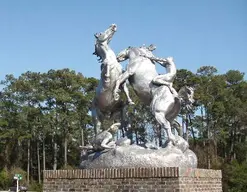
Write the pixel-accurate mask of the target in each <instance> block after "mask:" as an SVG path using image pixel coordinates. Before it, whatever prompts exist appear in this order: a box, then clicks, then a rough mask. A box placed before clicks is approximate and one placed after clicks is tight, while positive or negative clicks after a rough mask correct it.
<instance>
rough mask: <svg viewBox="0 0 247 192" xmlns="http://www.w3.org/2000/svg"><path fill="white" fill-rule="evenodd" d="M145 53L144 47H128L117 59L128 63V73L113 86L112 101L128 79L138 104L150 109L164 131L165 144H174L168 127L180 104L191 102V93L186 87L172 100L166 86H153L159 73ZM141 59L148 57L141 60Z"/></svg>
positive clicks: (171, 94) (146, 51)
mask: <svg viewBox="0 0 247 192" xmlns="http://www.w3.org/2000/svg"><path fill="white" fill-rule="evenodd" d="M148 51H149V50H148V49H145V47H129V48H127V49H124V50H123V51H121V52H120V53H119V54H118V55H117V60H118V61H119V62H121V61H124V60H127V59H129V63H128V65H127V70H126V71H125V72H124V73H123V74H122V75H121V76H120V77H119V79H118V80H117V82H116V87H115V89H114V97H115V99H116V100H118V99H119V95H118V93H117V92H118V89H119V86H120V85H121V84H122V83H123V82H125V81H126V80H127V79H128V80H129V82H130V84H131V85H132V87H133V88H134V90H135V92H136V94H137V96H138V97H139V98H140V100H141V101H142V102H144V103H146V104H147V105H150V108H151V112H152V114H153V115H154V116H155V118H156V120H157V122H158V123H159V124H160V125H161V127H162V129H163V130H166V132H167V136H168V140H169V141H171V142H172V143H173V144H176V143H177V141H176V138H175V136H174V135H173V133H172V132H171V123H172V122H173V120H174V119H175V118H176V117H177V115H178V113H179V111H180V108H181V104H183V103H185V104H186V105H190V104H192V103H193V102H194V99H193V94H194V91H193V89H192V88H190V87H187V86H185V87H182V88H181V89H180V90H179V92H178V95H177V96H174V94H173V93H172V92H171V89H170V88H169V86H167V85H157V84H155V83H153V80H154V79H155V78H157V76H158V73H157V71H156V68H155V64H154V62H153V61H152V60H151V59H149V58H148V57H152V53H151V51H149V52H148ZM143 55H148V56H147V57H144V56H143ZM150 55H151V56H150ZM169 62H173V60H172V59H170V60H169ZM172 64H174V63H172Z"/></svg>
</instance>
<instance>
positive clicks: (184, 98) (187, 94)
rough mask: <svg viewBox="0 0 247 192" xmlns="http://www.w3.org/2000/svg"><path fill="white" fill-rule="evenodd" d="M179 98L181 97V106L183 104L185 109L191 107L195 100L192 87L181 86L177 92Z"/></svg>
mask: <svg viewBox="0 0 247 192" xmlns="http://www.w3.org/2000/svg"><path fill="white" fill-rule="evenodd" d="M178 95H179V98H180V99H181V103H182V106H184V107H185V108H186V109H187V110H189V111H190V110H191V109H192V104H193V103H194V102H195V100H194V88H193V87H189V86H184V87H182V88H181V89H180V90H179V92H178Z"/></svg>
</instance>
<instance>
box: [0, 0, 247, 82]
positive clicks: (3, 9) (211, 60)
mask: <svg viewBox="0 0 247 192" xmlns="http://www.w3.org/2000/svg"><path fill="white" fill-rule="evenodd" d="M246 10H247V1H246V0H200V1H199V0H186V1H185V0H179V1H178V0H169V1H168V0H153V1H150V0H106V1H101V0H70V1H69V0H42V1H33V0H21V1H18V0H15V1H14V0H1V1H0V80H3V79H4V76H5V75H6V74H14V75H15V76H18V75H20V74H21V73H24V72H26V71H27V70H30V71H35V72H38V71H39V72H46V71H48V70H49V69H61V68H70V69H73V70H76V71H77V72H81V73H83V74H84V75H85V76H87V77H91V76H93V77H96V78H98V77H99V73H100V64H99V63H98V62H97V59H96V57H95V56H94V55H92V53H93V51H94V36H93V34H94V33H96V32H100V31H104V30H105V29H106V28H107V27H108V26H109V25H110V24H112V23H116V24H117V25H118V31H117V33H116V34H115V36H114V37H113V39H112V42H111V47H112V49H113V50H114V51H115V52H116V53H118V52H119V51H121V50H122V49H124V48H126V47H128V46H140V45H142V44H146V45H148V44H150V43H154V44H155V45H156V46H157V50H156V51H155V55H157V56H158V57H168V56H173V57H174V59H175V62H176V64H177V68H179V69H181V68H186V69H188V70H191V71H192V72H196V70H197V69H198V68H199V67H200V66H204V65H213V66H215V67H216V68H217V69H218V71H219V73H225V72H226V71H228V70H230V69H236V70H240V71H241V72H245V73H246V72H247V11H246ZM125 65H126V64H123V66H125ZM158 71H159V72H160V73H162V72H164V69H163V68H161V67H158ZM245 79H246V76H245Z"/></svg>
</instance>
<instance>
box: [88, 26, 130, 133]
mask: <svg viewBox="0 0 247 192" xmlns="http://www.w3.org/2000/svg"><path fill="white" fill-rule="evenodd" d="M116 31H117V26H116V25H115V24H112V25H111V26H110V27H109V28H108V29H107V30H106V31H105V32H102V33H97V34H95V35H94V36H95V38H96V42H95V52H94V53H93V54H95V55H96V56H97V57H99V62H101V78H100V81H99V84H98V86H97V88H96V96H95V98H94V100H93V102H92V110H91V111H92V117H93V123H94V131H95V135H96V134H97V133H99V132H100V128H101V122H102V121H103V120H104V119H105V118H106V117H107V116H110V118H113V117H114V118H115V117H116V113H119V112H120V113H121V119H123V118H124V112H123V110H124V106H125V103H124V102H123V101H121V100H115V99H114V97H113V90H114V88H115V84H116V81H117V79H118V78H119V76H120V75H121V74H122V72H123V70H122V66H121V65H120V64H119V63H118V61H117V59H116V55H115V53H114V52H113V51H112V49H111V48H110V47H109V43H110V41H111V39H112V37H113V35H114V33H115V32H116ZM120 89H123V91H124V93H125V95H126V96H127V99H128V102H129V103H130V104H133V102H132V100H131V98H130V97H129V91H128V88H127V86H126V83H123V84H121V86H120ZM114 118H113V119H114Z"/></svg>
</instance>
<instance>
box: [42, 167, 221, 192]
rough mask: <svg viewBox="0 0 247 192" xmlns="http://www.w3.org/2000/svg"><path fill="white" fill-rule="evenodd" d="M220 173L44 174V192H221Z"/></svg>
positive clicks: (125, 171) (103, 171)
mask: <svg viewBox="0 0 247 192" xmlns="http://www.w3.org/2000/svg"><path fill="white" fill-rule="evenodd" d="M221 179H222V174H221V171H220V170H206V169H190V168H178V167H164V168H122V169H116V168H112V169H85V170H58V171H50V170H47V171H44V184H43V191H44V192H56V191H59V192H65V191H66V192H67V191H74V192H83V191H92V192H114V191H116V192H121V191H122V192H149V191H150V192H151V191H154V192H173V191H174V192H194V191H200V192H206V191H207V192H222V183H221Z"/></svg>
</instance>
